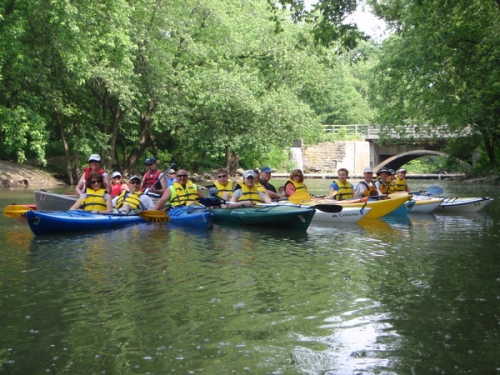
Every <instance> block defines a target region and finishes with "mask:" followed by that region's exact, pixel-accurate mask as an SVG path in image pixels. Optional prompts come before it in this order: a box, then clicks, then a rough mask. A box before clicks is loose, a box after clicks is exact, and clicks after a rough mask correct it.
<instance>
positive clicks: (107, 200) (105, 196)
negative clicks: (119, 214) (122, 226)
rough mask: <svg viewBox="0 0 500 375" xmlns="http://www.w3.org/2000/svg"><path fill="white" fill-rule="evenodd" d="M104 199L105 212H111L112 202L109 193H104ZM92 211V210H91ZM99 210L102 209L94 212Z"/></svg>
mask: <svg viewBox="0 0 500 375" xmlns="http://www.w3.org/2000/svg"><path fill="white" fill-rule="evenodd" d="M104 199H105V200H106V211H104V212H107V213H112V212H113V203H112V201H111V195H110V194H104ZM92 212H94V211H92ZM99 212H102V211H95V212H94V213H95V214H98V213H99Z"/></svg>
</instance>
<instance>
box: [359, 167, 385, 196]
mask: <svg viewBox="0 0 500 375" xmlns="http://www.w3.org/2000/svg"><path fill="white" fill-rule="evenodd" d="M363 176H364V180H363V181H359V182H358V183H357V184H356V186H355V187H354V198H364V197H373V196H377V195H382V193H381V192H380V191H379V190H378V189H377V187H376V186H375V183H374V182H373V181H372V179H373V168H372V167H366V168H365V170H364V171H363Z"/></svg>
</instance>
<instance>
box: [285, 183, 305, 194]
mask: <svg viewBox="0 0 500 375" xmlns="http://www.w3.org/2000/svg"><path fill="white" fill-rule="evenodd" d="M288 184H292V185H293V186H295V193H294V194H297V193H307V186H306V184H304V183H303V182H295V181H293V180H288V181H287V182H285V185H283V189H284V191H286V185H288Z"/></svg>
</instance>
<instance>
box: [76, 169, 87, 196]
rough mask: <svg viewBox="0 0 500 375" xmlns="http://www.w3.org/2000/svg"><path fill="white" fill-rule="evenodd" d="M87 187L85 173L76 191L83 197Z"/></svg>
mask: <svg viewBox="0 0 500 375" xmlns="http://www.w3.org/2000/svg"><path fill="white" fill-rule="evenodd" d="M84 185H85V173H84V174H83V175H82V177H81V178H80V181H78V183H77V184H76V188H75V191H76V193H77V194H78V195H79V196H80V197H81V196H82V195H83V187H84Z"/></svg>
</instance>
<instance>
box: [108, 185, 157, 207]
mask: <svg viewBox="0 0 500 375" xmlns="http://www.w3.org/2000/svg"><path fill="white" fill-rule="evenodd" d="M126 186H127V189H126V190H124V191H122V192H121V193H120V195H119V196H117V197H115V198H114V199H113V201H112V202H113V207H114V208H115V209H116V210H117V211H118V212H119V213H130V212H131V211H137V212H138V211H143V210H152V209H154V208H155V204H154V203H153V201H152V200H151V198H150V197H148V196H147V195H146V194H142V192H141V189H140V186H141V178H140V177H139V176H132V177H130V179H129V180H128V184H127V185H126Z"/></svg>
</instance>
